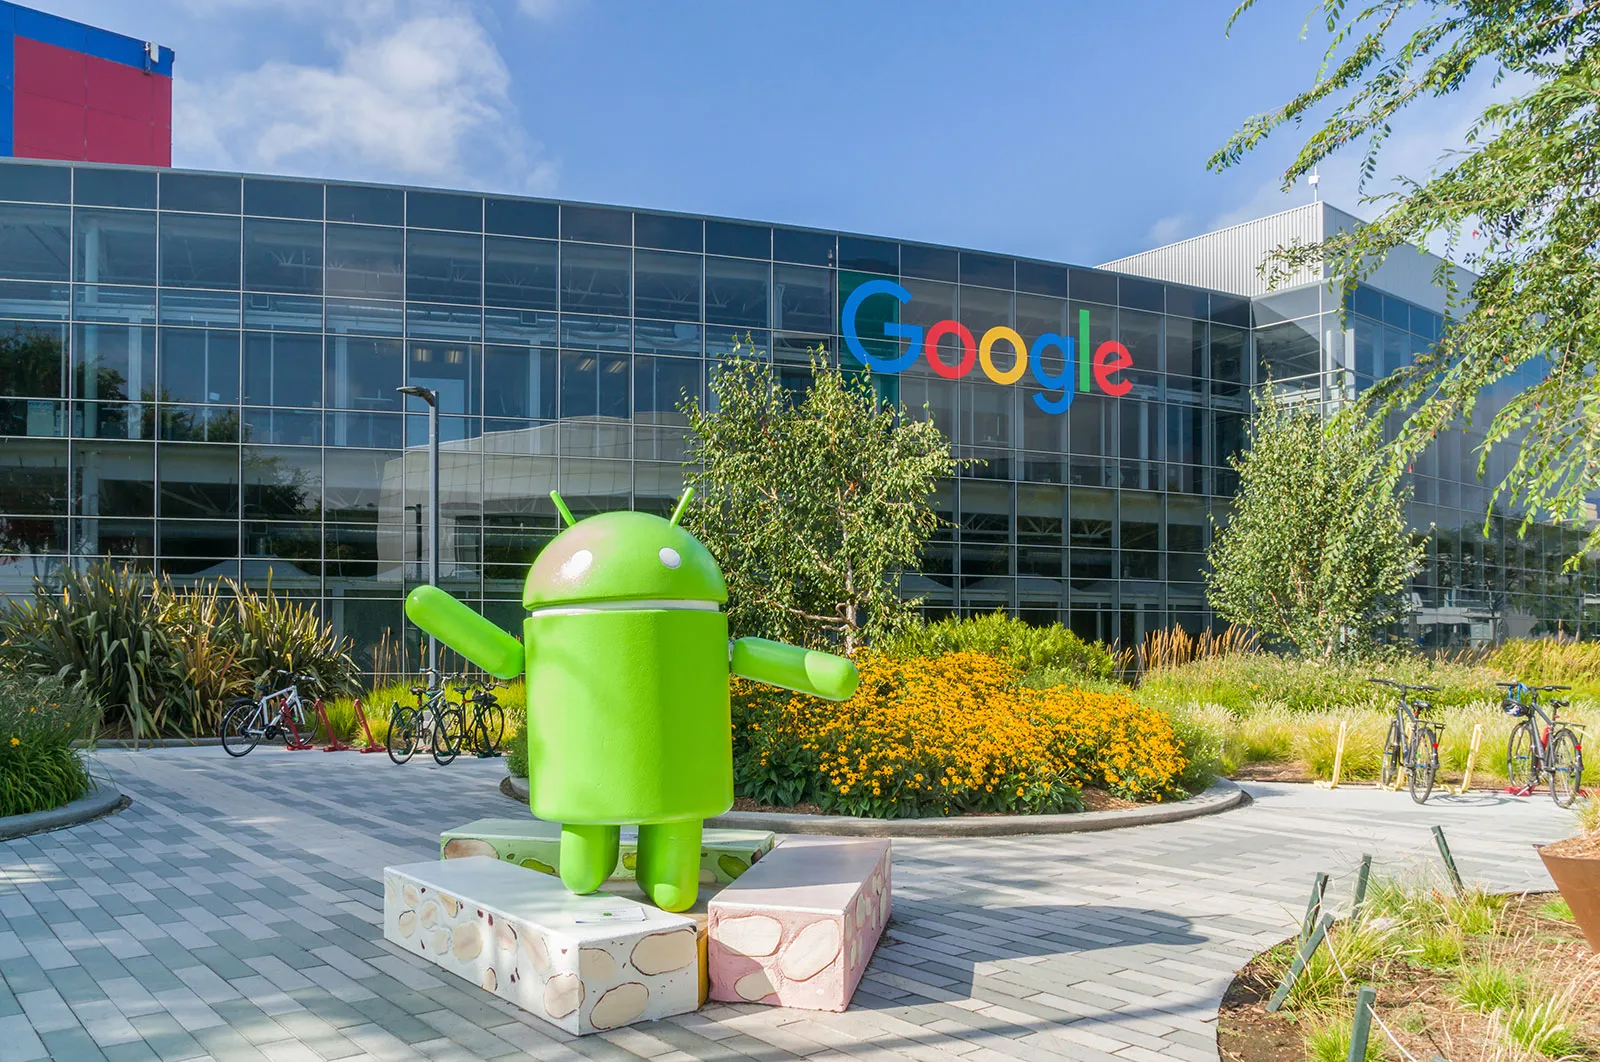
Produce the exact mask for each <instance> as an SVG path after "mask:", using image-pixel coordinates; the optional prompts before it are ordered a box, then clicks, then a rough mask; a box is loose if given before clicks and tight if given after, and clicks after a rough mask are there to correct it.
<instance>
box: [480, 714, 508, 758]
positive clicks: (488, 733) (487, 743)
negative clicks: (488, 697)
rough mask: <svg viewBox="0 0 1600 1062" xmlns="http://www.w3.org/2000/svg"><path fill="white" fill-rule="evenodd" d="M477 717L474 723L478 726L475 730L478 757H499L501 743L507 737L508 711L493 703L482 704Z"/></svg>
mask: <svg viewBox="0 0 1600 1062" xmlns="http://www.w3.org/2000/svg"><path fill="white" fill-rule="evenodd" d="M475 715H476V717H475V718H474V719H473V722H474V723H476V724H477V725H476V726H475V727H474V728H473V729H474V731H475V733H474V735H473V738H474V740H475V741H476V742H477V745H478V755H480V756H498V755H499V754H500V742H502V741H504V740H505V736H506V710H505V709H504V708H502V707H500V705H499V704H496V703H493V702H491V703H489V704H480V705H479V706H478V710H477V712H476V713H475Z"/></svg>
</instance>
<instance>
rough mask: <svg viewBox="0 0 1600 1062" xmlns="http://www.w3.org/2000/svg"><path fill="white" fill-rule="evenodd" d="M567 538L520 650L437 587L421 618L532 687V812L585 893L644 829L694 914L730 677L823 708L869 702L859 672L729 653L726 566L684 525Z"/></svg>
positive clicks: (648, 879) (659, 868) (757, 647)
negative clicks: (809, 697) (557, 840)
mask: <svg viewBox="0 0 1600 1062" xmlns="http://www.w3.org/2000/svg"><path fill="white" fill-rule="evenodd" d="M552 498H554V500H555V503H556V506H557V508H558V509H559V510H560V512H561V515H562V517H563V519H564V520H565V522H566V523H567V525H568V526H567V528H566V530H564V531H562V532H561V534H559V535H557V536H556V537H555V539H554V540H552V541H551V542H550V544H549V545H547V546H546V547H545V548H544V549H543V550H542V551H541V552H540V553H539V555H538V557H537V558H535V560H534V562H533V566H532V568H531V569H529V572H528V579H527V583H526V585H525V587H524V590H523V596H522V603H523V605H524V606H525V607H526V608H527V609H528V617H527V619H526V620H525V621H524V624H523V640H522V643H521V644H520V645H519V644H517V642H516V641H515V639H512V638H510V637H509V636H508V635H506V634H505V633H504V632H503V631H500V630H499V629H497V628H495V627H494V626H493V624H489V623H488V622H487V621H485V620H483V619H482V617H480V616H478V615H476V614H475V613H473V612H472V611H471V609H469V608H467V607H466V606H465V605H462V604H461V603H459V602H457V601H455V600H454V599H452V598H450V597H449V595H448V594H445V593H444V592H443V591H442V590H439V589H437V588H434V587H418V588H417V589H416V590H414V591H412V593H411V594H410V595H409V596H408V598H407V602H406V612H407V615H409V616H410V617H411V618H412V619H413V620H414V621H415V622H416V623H417V624H418V625H419V626H421V627H423V628H424V629H425V630H429V631H432V632H433V633H435V634H436V635H438V636H439V637H440V638H442V639H443V640H444V641H445V642H446V643H447V644H449V645H451V646H452V647H453V648H455V649H456V650H457V651H459V652H461V654H462V655H463V656H466V657H467V658H468V659H470V660H472V661H473V662H475V663H477V664H478V665H479V666H481V667H484V668H485V669H487V670H489V671H491V672H492V673H494V674H496V675H500V676H502V677H511V676H512V675H515V674H517V673H518V672H523V673H525V674H526V676H527V694H528V727H527V735H528V787H529V799H528V803H529V806H530V807H531V809H532V810H533V813H534V814H535V815H537V816H538V817H539V818H542V819H545V820H547V821H551V822H559V823H561V824H562V839H561V877H562V880H563V881H564V882H566V884H567V886H568V887H569V888H571V889H572V890H573V891H574V892H590V891H593V890H594V889H596V888H598V887H599V886H600V885H601V884H602V883H603V882H604V881H605V879H606V878H607V876H609V875H610V874H611V872H612V871H613V870H614V869H615V868H616V865H617V844H618V828H619V827H620V826H624V825H637V826H638V827H639V852H638V860H637V877H638V880H639V884H640V885H641V886H642V887H643V888H644V889H645V891H646V892H647V893H648V894H649V895H650V897H651V898H652V899H653V900H654V901H655V902H656V903H658V904H659V905H661V906H662V907H664V908H666V909H668V910H682V909H684V908H685V907H687V906H689V905H690V904H692V903H693V902H694V898H695V894H696V890H697V888H698V882H699V876H700V836H701V823H702V821H703V820H704V819H706V818H709V817H711V816H714V815H720V814H722V813H723V812H725V811H727V810H728V808H729V807H731V806H732V804H733V752H732V725H731V721H730V718H729V703H728V678H729V675H730V672H733V673H738V674H740V675H744V676H746V677H749V678H755V679H759V680H761V681H765V682H770V683H773V684H775V685H780V686H786V687H788V688H791V689H796V690H801V691H803V692H808V693H812V694H815V695H817V696H823V697H830V698H834V699H842V698H844V697H848V696H849V695H850V692H851V691H852V690H854V688H855V682H856V675H855V669H854V667H853V666H852V665H851V664H850V663H849V661H847V660H843V659H842V658H839V657H836V656H833V655H831V654H827V653H818V652H812V651H808V650H804V649H798V648H795V647H792V646H785V645H780V644H778V643H776V642H769V641H765V640H763V639H758V638H746V639H741V640H740V641H739V642H738V643H736V644H735V645H733V646H730V644H729V641H728V620H727V616H726V615H725V614H724V613H723V611H722V608H721V606H722V605H723V603H724V602H726V601H727V599H728V588H727V584H726V583H725V582H724V580H723V577H722V571H721V569H720V568H719V567H718V566H717V562H716V560H715V559H713V558H712V556H711V553H710V552H709V551H708V550H707V549H706V548H705V547H704V546H703V545H701V544H700V542H699V540H698V539H696V538H695V537H694V536H693V535H691V534H690V533H689V532H688V531H686V530H684V529H683V528H681V527H679V526H678V520H679V518H680V517H681V516H682V513H683V510H684V508H685V506H686V505H687V504H688V502H689V495H688V494H686V495H685V496H684V499H683V500H682V501H681V502H679V504H678V508H677V510H676V511H675V512H674V513H673V515H672V518H671V519H670V520H664V519H662V518H661V517H659V516H653V515H650V514H648V513H638V512H609V513H602V514H600V515H598V516H593V517H590V518H588V519H586V520H583V521H577V520H574V519H573V517H572V514H571V512H570V511H569V510H568V509H567V506H566V504H565V503H564V502H563V501H562V500H561V498H560V496H559V495H556V494H552Z"/></svg>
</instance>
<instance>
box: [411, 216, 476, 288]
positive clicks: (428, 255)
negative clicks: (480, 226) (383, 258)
mask: <svg viewBox="0 0 1600 1062" xmlns="http://www.w3.org/2000/svg"><path fill="white" fill-rule="evenodd" d="M406 298H408V299H420V300H422V301H424V302H453V303H468V304H477V303H480V302H482V301H483V239H482V237H479V236H465V235H460V236H458V235H452V234H447V233H443V232H416V231H411V232H408V233H406Z"/></svg>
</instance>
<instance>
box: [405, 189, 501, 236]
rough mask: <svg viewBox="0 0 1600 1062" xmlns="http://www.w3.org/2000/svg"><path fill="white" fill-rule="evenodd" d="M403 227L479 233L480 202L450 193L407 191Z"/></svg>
mask: <svg viewBox="0 0 1600 1062" xmlns="http://www.w3.org/2000/svg"><path fill="white" fill-rule="evenodd" d="M406 224H407V225H410V226H412V227H416V228H424V229H455V230H456V231H458V232H482V231H483V199H482V197H480V196H475V195H455V194H452V193H449V192H415V191H413V192H408V193H406Z"/></svg>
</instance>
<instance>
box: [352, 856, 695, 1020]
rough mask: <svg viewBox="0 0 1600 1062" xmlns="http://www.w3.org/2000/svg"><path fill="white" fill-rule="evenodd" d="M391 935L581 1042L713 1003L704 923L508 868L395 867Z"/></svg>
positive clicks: (386, 919) (486, 864) (389, 892)
mask: <svg viewBox="0 0 1600 1062" xmlns="http://www.w3.org/2000/svg"><path fill="white" fill-rule="evenodd" d="M383 935H384V938H385V939H386V940H389V941H390V942H392V943H394V944H397V945H399V946H400V947H402V948H404V949H405V950H407V951H409V952H412V953H413V954H416V955H420V956H422V957H423V958H425V959H428V960H430V961H432V962H434V963H436V964H437V965H439V966H441V967H443V968H444V969H446V970H448V971H450V972H451V973H454V974H456V975H458V976H460V977H463V978H466V979H467V980H469V981H471V982H472V983H473V984H475V985H478V986H479V987H480V988H482V989H484V990H485V991H488V992H493V993H494V994H495V995H497V996H499V997H500V998H502V999H505V1000H508V1001H510V1002H512V1003H515V1004H516V1005H517V1006H519V1007H521V1008H522V1009H524V1010H526V1011H528V1012H529V1013H530V1014H534V1015H536V1016H538V1017H540V1018H543V1019H544V1020H546V1021H548V1022H550V1023H551V1024H552V1025H556V1026H558V1027H560V1028H562V1029H565V1030H566V1031H567V1032H569V1033H574V1034H583V1033H591V1032H600V1031H603V1030H606V1029H615V1028H618V1027H620V1026H623V1025H630V1024H632V1023H634V1022H639V1021H651V1020H653V1019H656V1018H665V1017H667V1016H669V1015H672V1014H687V1013H689V1012H691V1011H693V1010H695V1009H696V1008H697V1007H698V1006H699V1005H700V1001H701V995H700V967H701V962H700V959H699V954H698V953H699V946H698V942H697V940H696V938H697V937H698V935H699V931H698V926H697V925H696V924H695V920H694V919H692V918H685V917H683V916H682V915H675V914H668V913H667V912H665V911H661V910H658V909H656V908H654V907H647V906H645V905H644V904H641V903H637V902H635V901H633V900H629V899H626V898H624V897H621V896H613V895H609V894H605V893H600V894H596V895H593V896H574V895H573V894H572V893H570V892H568V891H567V889H566V886H564V885H562V884H561V881H560V879H558V878H551V877H547V876H545V875H543V874H539V873H535V872H534V871H532V870H527V869H525V868H523V867H519V866H514V865H512V864H510V863H507V862H505V861H504V860H500V859H490V858H485V857H474V858H466V859H451V860H443V861H430V862H426V863H407V864H404V865H402V866H396V867H386V868H385V869H384V872H383Z"/></svg>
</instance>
